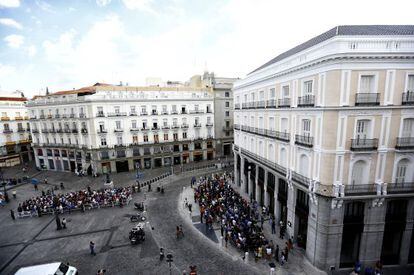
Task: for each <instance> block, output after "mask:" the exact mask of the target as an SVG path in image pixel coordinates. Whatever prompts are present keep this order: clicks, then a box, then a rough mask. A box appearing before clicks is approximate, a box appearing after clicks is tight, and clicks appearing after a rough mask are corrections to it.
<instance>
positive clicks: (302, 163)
mask: <svg viewBox="0 0 414 275" xmlns="http://www.w3.org/2000/svg"><path fill="white" fill-rule="evenodd" d="M299 173H300V174H301V175H302V176H305V177H307V178H308V177H309V158H308V156H307V155H301V156H300V160H299Z"/></svg>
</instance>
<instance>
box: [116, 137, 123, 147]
mask: <svg viewBox="0 0 414 275" xmlns="http://www.w3.org/2000/svg"><path fill="white" fill-rule="evenodd" d="M116 141H117V143H118V145H122V136H117V137H116Z"/></svg>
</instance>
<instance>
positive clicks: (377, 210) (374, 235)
mask: <svg viewBox="0 0 414 275" xmlns="http://www.w3.org/2000/svg"><path fill="white" fill-rule="evenodd" d="M371 203H372V200H368V201H367V202H366V203H365V217H364V223H365V224H364V231H363V232H362V235H361V244H360V247H359V259H360V261H361V262H364V263H365V264H368V265H370V264H375V262H376V261H378V259H380V258H381V251H382V239H383V237H384V228H385V222H384V221H385V214H386V210H387V206H386V204H383V205H381V206H373V205H371Z"/></svg>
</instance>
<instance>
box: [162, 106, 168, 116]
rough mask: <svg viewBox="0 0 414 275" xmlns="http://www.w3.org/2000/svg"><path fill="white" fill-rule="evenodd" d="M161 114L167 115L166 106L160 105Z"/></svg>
mask: <svg viewBox="0 0 414 275" xmlns="http://www.w3.org/2000/svg"><path fill="white" fill-rule="evenodd" d="M162 113H163V114H166V113H167V105H162Z"/></svg>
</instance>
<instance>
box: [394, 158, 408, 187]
mask: <svg viewBox="0 0 414 275" xmlns="http://www.w3.org/2000/svg"><path fill="white" fill-rule="evenodd" d="M411 179H412V171H411V169H410V161H409V160H408V159H402V160H400V161H399V162H398V164H397V171H396V172H395V182H396V183H403V182H410V181H411Z"/></svg>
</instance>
